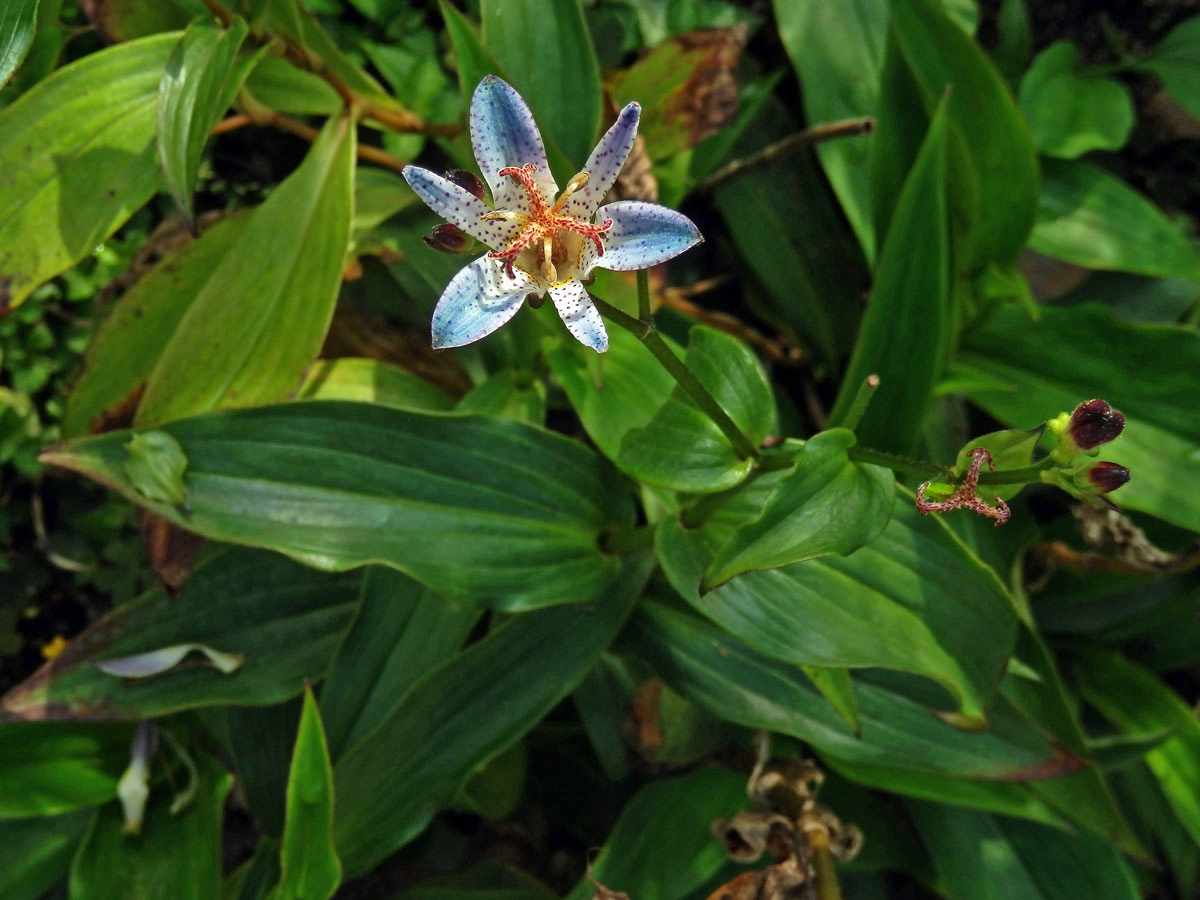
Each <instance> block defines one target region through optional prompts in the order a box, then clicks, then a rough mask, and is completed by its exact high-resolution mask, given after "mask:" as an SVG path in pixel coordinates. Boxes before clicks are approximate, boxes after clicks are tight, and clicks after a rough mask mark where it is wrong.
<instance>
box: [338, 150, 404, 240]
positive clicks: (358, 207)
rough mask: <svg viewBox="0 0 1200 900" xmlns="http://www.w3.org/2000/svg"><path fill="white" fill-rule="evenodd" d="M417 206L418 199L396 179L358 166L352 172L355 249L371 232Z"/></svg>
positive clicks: (388, 174)
mask: <svg viewBox="0 0 1200 900" xmlns="http://www.w3.org/2000/svg"><path fill="white" fill-rule="evenodd" d="M416 202H417V195H416V194H414V193H413V190H412V188H410V187H409V186H408V183H407V182H406V181H405V180H404V179H403V178H401V177H400V176H399V175H396V174H395V173H394V172H389V171H387V170H385V169H372V168H368V167H366V166H357V167H356V168H355V170H354V227H353V236H354V244H355V247H356V249H357V248H359V247H361V245H362V244H363V242H364V239H365V238H366V237H367V236H368V235H369V234H370V233H371V231H372V230H373V229H375V228H377V227H379V226H380V225H382V224H383V223H384V222H386V221H387V220H388V219H390V218H391V217H392V216H394V215H395V214H396V213H398V212H400V210H402V209H406V208H408V207H409V206H413V205H415V204H416Z"/></svg>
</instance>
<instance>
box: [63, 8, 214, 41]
mask: <svg viewBox="0 0 1200 900" xmlns="http://www.w3.org/2000/svg"><path fill="white" fill-rule="evenodd" d="M87 12H88V18H89V19H91V21H92V22H93V23H94V24H95V26H96V30H97V31H98V32H99V33H100V34H101V35H102V36H103V37H104V40H105V41H107V42H108V43H113V44H115V43H118V42H120V41H133V40H136V39H138V38H141V37H146V36H147V35H151V34H158V33H159V32H162V31H176V30H179V29H182V28H184V27H186V26H187V24H188V22H190V21H191V20H192V19H194V18H195V17H196V16H198V15H211V14H212V13H211V12H210V11H208V10H206V9H205V8H204V3H203V0H103V2H100V3H96V2H90V3H89V4H88V7H87Z"/></svg>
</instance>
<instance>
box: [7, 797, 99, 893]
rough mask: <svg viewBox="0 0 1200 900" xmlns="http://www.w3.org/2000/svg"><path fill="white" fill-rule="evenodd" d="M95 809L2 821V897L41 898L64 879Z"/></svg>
mask: <svg viewBox="0 0 1200 900" xmlns="http://www.w3.org/2000/svg"><path fill="white" fill-rule="evenodd" d="M91 821H92V810H90V809H82V810H77V811H76V812H73V813H67V814H66V815H62V816H38V817H37V818H34V819H11V820H8V821H0V896H3V897H4V898H5V900H38V898H39V897H42V896H44V895H45V894H46V892H47V891H49V890H50V889H51V888H53V887H54V885H56V884H58V883H59V882H60V881H62V880H63V879H64V878H65V877H66V874H67V869H68V868H69V867H70V865H71V858H72V857H73V856H74V855H75V848H76V847H77V846H78V845H79V841H80V839H81V838H82V837H83V833H84V831H85V830H87V827H88V824H89V823H90V822H91Z"/></svg>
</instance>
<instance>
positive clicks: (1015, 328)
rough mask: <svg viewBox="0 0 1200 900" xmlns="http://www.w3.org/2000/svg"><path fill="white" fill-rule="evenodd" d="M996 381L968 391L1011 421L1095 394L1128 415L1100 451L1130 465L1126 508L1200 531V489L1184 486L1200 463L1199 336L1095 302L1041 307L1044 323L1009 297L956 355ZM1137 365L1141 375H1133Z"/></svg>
mask: <svg viewBox="0 0 1200 900" xmlns="http://www.w3.org/2000/svg"><path fill="white" fill-rule="evenodd" d="M956 365H958V366H959V367H961V368H962V369H963V370H965V371H968V372H972V373H978V374H981V375H983V376H985V377H986V378H988V379H989V381H988V382H983V381H980V382H977V383H976V385H975V386H974V387H972V388H970V389H969V391H968V394H969V396H970V398H971V399H972V400H973V401H974V402H975V403H977V404H979V405H980V406H982V407H983V408H984V409H985V410H987V411H988V412H989V413H991V414H992V415H993V416H995V417H996V418H997V419H999V420H1000V421H1001V422H1004V423H1006V424H1008V425H1011V426H1013V427H1016V428H1029V427H1031V426H1034V425H1037V424H1038V423H1040V422H1044V421H1046V419H1047V418H1048V417H1052V416H1054V415H1057V414H1058V413H1059V412H1061V411H1064V410H1066V411H1069V410H1072V409H1074V408H1075V407H1076V406H1077V405H1078V404H1079V403H1081V402H1083V401H1084V400H1088V399H1091V398H1092V397H1102V398H1103V399H1105V400H1107V401H1108V402H1109V403H1111V404H1112V405H1113V406H1114V407H1116V408H1117V409H1119V410H1121V412H1122V413H1124V414H1125V423H1126V424H1125V431H1124V433H1123V434H1122V435H1121V436H1120V437H1119V438H1117V440H1116V441H1114V442H1112V443H1111V444H1106V445H1105V446H1104V447H1103V448H1101V458H1102V459H1106V460H1111V461H1112V462H1116V463H1120V464H1121V465H1123V466H1127V467H1128V468H1129V470H1130V471H1131V472H1132V473H1133V474H1132V478H1131V479H1130V481H1129V483H1128V484H1127V485H1125V486H1124V487H1122V488H1121V489H1120V490H1119V491H1117V492H1115V493H1113V494H1112V499H1113V500H1114V501H1115V502H1116V503H1119V504H1120V505H1121V506H1127V507H1129V508H1131V509H1137V510H1141V511H1143V512H1148V513H1151V514H1153V515H1156V516H1159V517H1160V518H1163V519H1166V520H1167V521H1168V522H1173V523H1175V524H1176V525H1179V526H1181V527H1184V528H1189V529H1191V530H1193V531H1200V496H1197V494H1196V492H1195V491H1187V490H1181V488H1180V485H1185V484H1190V483H1191V482H1192V481H1193V480H1194V479H1195V477H1196V473H1197V466H1198V464H1200V455H1198V453H1200V417H1198V416H1196V415H1195V409H1196V399H1195V384H1194V383H1193V379H1192V378H1191V376H1190V373H1192V372H1196V371H1200V334H1197V333H1196V331H1195V330H1192V329H1188V328H1182V327H1176V326H1171V325H1143V324H1134V323H1130V322H1124V321H1122V320H1120V319H1118V318H1116V317H1115V316H1114V315H1113V314H1112V313H1111V312H1110V311H1109V310H1107V309H1105V308H1103V307H1100V306H1096V305H1093V304H1081V305H1079V306H1073V307H1071V308H1069V309H1060V308H1057V307H1044V308H1043V309H1042V317H1041V320H1040V321H1038V322H1030V320H1029V317H1028V315H1027V314H1026V313H1025V311H1024V310H1022V309H1020V308H1018V307H1016V306H1013V305H1007V306H1004V307H1002V308H1000V309H997V310H996V313H995V315H994V316H993V317H992V318H991V319H990V320H989V322H988V324H987V325H986V326H985V327H984V328H982V329H979V330H976V331H974V332H972V333H970V334H969V335H967V338H966V342H965V346H964V348H963V351H962V353H961V354H960V356H959V358H958V361H957V363H956ZM1131 373H1136V377H1132V375H1131Z"/></svg>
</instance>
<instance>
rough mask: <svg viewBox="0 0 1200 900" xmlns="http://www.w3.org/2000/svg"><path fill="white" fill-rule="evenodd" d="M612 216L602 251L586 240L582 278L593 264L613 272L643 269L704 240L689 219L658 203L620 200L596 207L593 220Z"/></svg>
mask: <svg viewBox="0 0 1200 900" xmlns="http://www.w3.org/2000/svg"><path fill="white" fill-rule="evenodd" d="M605 219H612V228H610V229H609V231H608V236H607V238H606V239H605V241H604V254H603V255H602V256H601V255H599V254H597V253H596V249H595V247H593V246H592V244H591V242H590V241H588V242H587V243H586V244H585V245H584V248H583V252H582V254H581V255H580V260H579V272H580V276H581V277H587V274H588V272H590V271H591V270H592V269H593V268H595V267H596V266H599V267H600V268H601V269H611V270H613V271H614V272H629V271H632V270H634V269H646V268H649V267H650V266H656V265H658V264H659V263H661V262H666V261H667V260H668V259H673V258H675V257H676V256H678V255H679V254H680V253H682V252H683V251H684V250H687V249H688V248H689V247H694V246H695V245H696V244H698V243H700V242H701V241H702V240H704V237H703V236H702V235H701V234H700V229H699V228H697V227H696V226H695V224H694V223H693V222H692V220H691V219H689V218H688V217H687V216H685V215H683V214H682V213H677V212H675V210H673V209H667V207H665V206H659V205H658V204H657V203H643V202H641V201H640V200H619V201H617V202H616V203H609V204H608V205H607V206H602V207H600V208H599V209H598V210H596V219H595V221H596V222H601V223H602V222H604V220H605Z"/></svg>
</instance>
